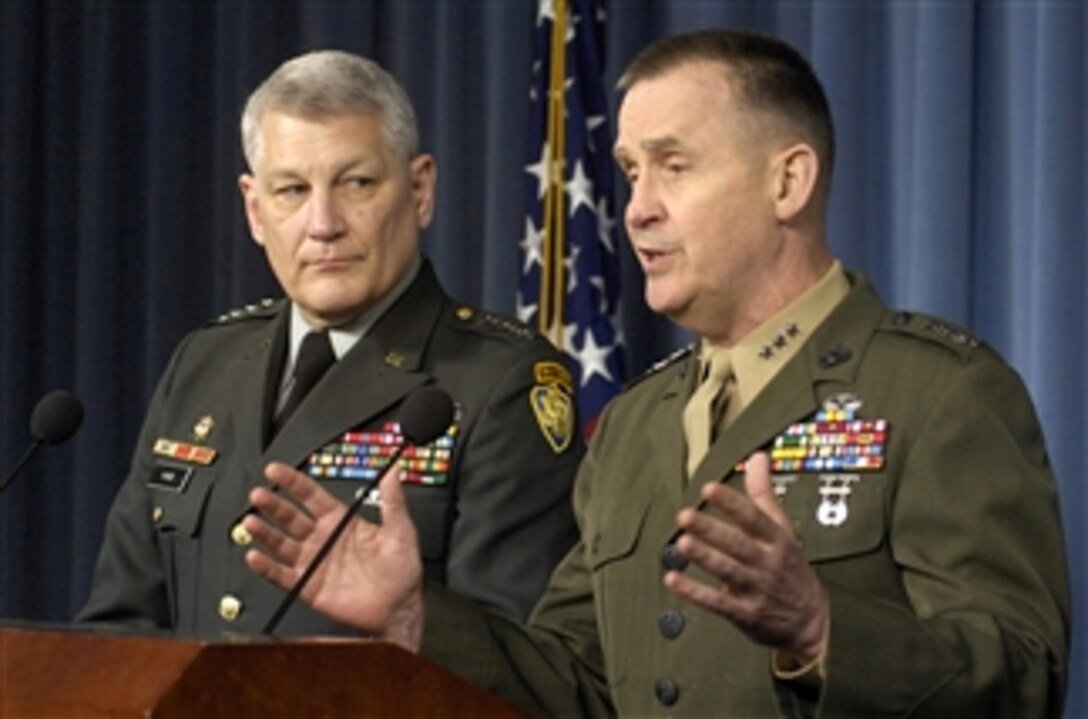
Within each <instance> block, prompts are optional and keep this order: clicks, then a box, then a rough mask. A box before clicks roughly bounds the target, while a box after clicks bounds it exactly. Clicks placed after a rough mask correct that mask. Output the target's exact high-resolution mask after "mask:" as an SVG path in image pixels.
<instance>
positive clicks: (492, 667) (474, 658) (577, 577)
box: [422, 410, 614, 717]
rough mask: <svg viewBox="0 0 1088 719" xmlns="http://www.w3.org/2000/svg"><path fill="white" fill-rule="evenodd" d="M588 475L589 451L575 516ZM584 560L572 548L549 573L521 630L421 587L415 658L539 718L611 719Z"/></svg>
mask: <svg viewBox="0 0 1088 719" xmlns="http://www.w3.org/2000/svg"><path fill="white" fill-rule="evenodd" d="M605 414H606V415H607V410H606V413H605ZM603 424H604V420H603V418H602V427H603ZM594 472H595V463H594V459H593V455H592V450H591V451H590V453H589V454H587V455H586V458H585V459H584V460H583V461H582V463H581V466H580V468H579V471H578V477H577V480H576V482H575V488H576V489H575V491H576V496H575V514H576V516H579V507H581V506H583V505H584V502H585V501H586V500H587V499H588V496H589V494H590V491H591V488H592V485H593V476H594ZM584 556H585V551H584V546H583V545H582V543H581V542H579V543H578V544H576V545H575V546H574V547H573V548H572V549H571V550H570V552H569V553H568V554H567V555H566V557H565V558H564V559H563V561H562V563H560V565H559V566H558V567H557V568H556V570H555V573H554V574H553V575H552V578H551V582H550V583H549V585H548V589H547V592H546V593H545V595H544V596H543V598H542V599H541V601H540V604H538V605H537V607H536V609H535V610H534V612H533V615H532V617H531V618H530V620H529V623H528V625H524V626H523V625H518V624H516V623H513V622H511V621H508V620H506V619H504V618H502V617H499V616H496V615H495V614H492V613H489V612H486V611H483V610H481V609H480V608H479V606H477V605H476V604H474V603H472V602H469V601H467V600H465V599H463V598H461V597H458V596H456V595H454V594H452V593H451V592H449V591H447V590H445V589H444V588H442V587H439V586H434V585H428V587H427V590H426V596H425V607H426V609H425V622H424V632H423V647H422V653H423V654H424V655H425V656H427V657H428V658H430V659H432V660H434V661H436V662H438V663H440V664H442V665H443V666H445V667H447V668H449V669H450V670H451V671H454V672H457V673H459V674H461V675H462V676H464V677H465V678H467V679H468V680H469V681H472V682H474V683H475V684H477V685H478V686H481V687H483V688H485V689H488V690H490V691H493V692H495V693H496V694H499V695H501V696H503V697H505V698H506V699H508V700H510V701H511V702H513V703H515V704H517V705H518V706H521V707H522V708H524V709H526V710H528V711H531V712H533V713H535V714H538V715H540V716H546V717H568V716H569V717H606V716H614V710H613V709H612V706H611V701H610V699H609V690H608V681H607V679H606V677H605V670H604V659H603V656H602V653H601V647H600V641H599V634H598V627H597V616H596V607H595V602H594V596H593V587H592V581H591V577H590V570H589V568H588V566H587V565H586V563H585V559H584Z"/></svg>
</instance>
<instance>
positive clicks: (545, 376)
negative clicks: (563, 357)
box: [529, 362, 574, 454]
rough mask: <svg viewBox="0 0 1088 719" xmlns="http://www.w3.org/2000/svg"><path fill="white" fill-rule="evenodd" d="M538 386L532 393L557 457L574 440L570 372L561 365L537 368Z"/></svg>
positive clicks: (540, 364) (535, 409) (539, 422)
mask: <svg viewBox="0 0 1088 719" xmlns="http://www.w3.org/2000/svg"><path fill="white" fill-rule="evenodd" d="M533 374H534V375H535V379H536V385H535V386H534V387H533V389H532V391H531V392H530V393H529V404H530V406H531V407H532V409H533V415H534V416H535V417H536V422H537V425H539V427H540V432H541V434H543V435H544V439H545V440H546V441H547V442H548V446H550V447H551V448H552V451H553V452H555V453H556V454H561V453H562V452H564V451H565V450H566V449H567V447H569V446H570V443H571V440H572V439H573V438H574V400H573V399H572V396H571V395H572V394H573V391H574V387H573V383H572V381H571V376H570V372H568V371H567V369H566V367H564V366H563V365H561V364H559V363H558V362H537V363H536V364H535V365H533Z"/></svg>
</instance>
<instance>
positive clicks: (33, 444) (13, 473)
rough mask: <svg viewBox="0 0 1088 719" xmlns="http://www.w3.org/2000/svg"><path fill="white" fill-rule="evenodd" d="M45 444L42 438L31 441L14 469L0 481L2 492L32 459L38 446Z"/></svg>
mask: <svg viewBox="0 0 1088 719" xmlns="http://www.w3.org/2000/svg"><path fill="white" fill-rule="evenodd" d="M43 444H45V440H42V439H35V440H34V441H33V442H31V443H30V446H29V447H27V448H26V451H25V452H23V456H22V457H20V458H19V461H18V462H16V463H15V466H14V467H13V468H12V470H11V471H10V472H8V476H6V477H4V481H3V482H2V483H0V492H3V491H4V490H5V489H7V488H8V485H9V484H11V480H13V479H15V477H16V475H18V474H19V472H20V471H21V470H22V469H23V467H24V466H26V463H27V462H29V461H30V458H31V457H33V456H34V453H35V452H37V451H38V447H41V446H42V445H43Z"/></svg>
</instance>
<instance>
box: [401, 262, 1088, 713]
mask: <svg viewBox="0 0 1088 719" xmlns="http://www.w3.org/2000/svg"><path fill="white" fill-rule="evenodd" d="M851 282H852V285H853V288H852V289H851V291H850V293H849V294H848V296H847V297H846V298H845V299H844V300H843V301H842V302H841V303H840V304H839V305H838V306H837V307H836V308H835V310H834V311H833V312H832V314H831V315H830V316H829V317H828V318H827V319H826V320H825V321H824V322H823V323H822V324H821V325H820V326H819V327H817V328H816V329H815V330H814V331H813V332H812V334H811V336H808V337H799V338H797V340H796V341H804V342H805V343H806V344H805V345H804V346H803V347H802V348H801V349H800V351H799V352H798V353H797V354H796V355H795V356H794V357H793V358H792V359H791V360H789V361H788V362H787V363H786V364H785V365H784V366H783V367H782V369H781V370H780V372H779V374H778V375H777V376H776V377H775V378H774V379H773V380H772V381H771V383H770V384H768V385H767V386H766V387H765V388H764V390H763V391H762V392H761V393H760V394H759V395H758V396H757V397H756V398H755V399H754V400H753V401H752V403H751V404H750V405H748V406H747V407H746V408H745V409H744V410H743V411H742V412H741V414H740V415H739V416H738V417H737V419H736V420H735V422H734V423H733V424H731V425H730V427H729V428H728V429H727V430H726V431H725V432H724V434H723V435H722V436H721V437H719V439H718V441H717V442H716V443H715V444H714V445H713V446H712V447H711V449H710V452H709V454H708V455H707V457H706V459H705V460H704V461H703V463H702V464H701V465H700V467H699V468H698V469H697V471H696V473H695V475H694V476H693V477H692V481H691V482H690V483H689V484H688V485H687V486H685V485H684V482H683V480H682V477H683V475H684V469H683V467H684V453H685V443H684V437H683V429H682V426H681V413H682V411H683V407H684V404H685V402H686V401H687V399H688V397H689V396H690V394H691V392H692V390H693V387H694V377H693V376H692V375H693V374H694V373H695V366H696V362H695V359H694V358H693V357H692V356H691V355H690V354H689V355H688V356H687V357H685V358H682V359H679V360H677V361H674V362H672V363H671V364H668V365H667V366H665V367H664V368H662V369H660V370H659V371H657V372H655V373H653V374H651V375H650V376H648V377H647V378H645V379H644V380H642V381H641V382H639V383H637V384H636V385H635V386H633V387H632V388H629V389H628V391H626V392H625V393H624V394H622V395H620V396H619V397H618V398H617V399H616V400H615V401H614V402H613V403H612V404H611V405H610V407H609V408H608V410H607V411H606V413H605V415H604V416H603V418H602V421H601V423H600V425H599V427H598V429H597V433H596V435H595V436H594V439H593V442H592V443H591V447H590V451H589V453H588V454H587V456H586V459H585V460H584V462H583V463H582V467H581V469H580V471H579V476H578V479H577V481H576V490H575V491H576V495H575V513H576V516H577V518H578V521H579V523H580V529H581V540H580V542H579V544H578V545H576V546H575V548H574V549H573V550H572V551H571V553H570V554H569V555H568V556H567V557H566V558H565V559H564V561H563V563H562V564H561V565H560V567H559V568H558V569H557V570H556V574H555V576H554V577H553V580H552V582H551V584H550V586H549V588H548V591H547V592H546V593H545V595H544V597H543V599H542V600H541V603H540V604H539V605H538V607H537V609H536V610H535V612H534V614H533V617H532V618H531V620H530V623H529V624H528V627H527V628H520V627H515V626H512V625H511V624H509V623H507V622H504V621H502V620H501V619H498V618H495V617H493V616H487V615H484V614H482V613H480V612H478V611H476V610H475V609H474V608H473V607H469V606H467V605H466V604H465V603H464V602H462V601H460V600H459V599H457V598H456V597H453V596H450V595H449V593H447V592H443V591H442V590H441V589H440V588H437V587H428V588H427V590H426V602H427V605H426V606H427V611H426V624H425V628H424V638H423V641H424V647H423V652H424V653H425V654H427V655H429V656H431V657H433V658H434V659H436V660H438V661H440V662H442V663H444V664H446V665H447V666H450V667H452V668H455V669H457V670H458V671H460V672H461V673H463V674H465V675H466V676H469V677H470V678H472V679H474V680H475V681H477V682H479V683H480V684H482V685H483V686H485V687H489V688H491V689H494V690H496V691H498V692H500V693H502V694H505V695H506V696H507V697H508V698H510V699H512V700H513V701H515V702H517V703H519V704H521V705H522V706H524V707H526V708H528V709H530V710H533V711H536V712H539V713H540V714H543V715H547V716H563V717H573V716H603V715H609V714H611V713H613V712H616V713H618V714H619V715H620V716H632V717H634V716H637V717H644V716H677V717H683V716H689V717H710V716H714V717H765V716H778V715H783V716H805V715H815V716H821V717H866V718H868V717H892V716H911V717H949V716H956V717H1009V718H1010V719H1014V718H1018V717H1028V716H1031V717H1044V716H1060V713H1061V703H1062V700H1063V695H1064V687H1065V681H1066V677H1065V672H1066V658H1067V647H1068V621H1069V615H1068V612H1069V596H1068V585H1067V577H1066V566H1065V558H1064V552H1063V544H1062V532H1061V528H1060V523H1059V513H1058V507H1057V501H1056V490H1055V483H1054V480H1053V476H1052V474H1051V471H1050V467H1049V464H1048V460H1047V455H1046V452H1045V449H1044V445H1043V438H1042V436H1041V432H1040V428H1039V424H1038V421H1037V419H1036V416H1035V414H1034V410H1033V409H1032V405H1031V402H1030V400H1029V398H1028V396H1027V393H1026V391H1025V389H1024V387H1023V385H1022V383H1021V381H1020V379H1019V378H1018V377H1017V375H1016V374H1015V372H1014V371H1013V370H1012V369H1010V368H1009V367H1008V366H1007V365H1006V364H1005V363H1003V362H1002V361H1001V360H1000V359H999V358H998V357H997V356H996V355H995V354H994V353H993V352H992V351H991V350H989V349H987V348H986V347H984V346H982V345H980V344H979V343H978V342H977V341H975V340H973V339H972V338H970V337H968V336H967V335H966V334H964V333H961V332H960V331H959V330H956V329H955V328H952V327H950V326H949V325H946V324H944V323H942V322H940V321H938V320H934V319H933V318H930V317H925V316H922V315H911V314H906V313H893V312H889V311H887V310H886V309H885V308H884V306H883V305H882V304H881V302H880V300H879V299H878V298H877V296H876V295H875V293H874V292H873V290H872V288H871V287H870V285H869V283H868V282H867V281H866V280H865V279H864V278H863V277H860V276H857V275H853V276H851ZM843 406H847V407H848V409H849V412H848V413H847V414H852V417H853V421H857V422H862V423H867V424H862V425H860V429H861V431H862V432H863V433H865V432H868V433H869V434H870V435H871V436H869V437H867V439H864V440H860V442H855V445H857V446H862V445H863V444H864V443H865V442H868V443H869V444H870V445H877V446H879V450H874V451H873V453H872V454H867V455H866V454H862V455H859V457H869V458H870V459H857V458H855V459H853V460H851V461H850V462H849V463H847V464H844V465H841V466H835V463H834V462H831V463H827V466H825V467H824V468H823V469H806V468H803V467H802V468H801V469H797V468H792V469H783V468H781V467H779V468H777V469H773V470H772V471H774V472H775V477H774V479H775V485H776V488H777V490H778V494H779V496H780V501H781V502H782V503H783V506H784V508H785V510H786V512H787V513H788V514H789V516H790V517H791V518H792V520H793V522H794V524H795V527H796V532H797V534H798V536H799V538H800V541H801V542H802V543H803V547H804V551H805V554H806V555H807V557H808V559H809V561H810V562H811V563H812V565H813V566H814V568H815V569H816V572H817V573H818V575H819V577H820V579H821V581H822V583H823V586H824V587H825V589H826V592H827V595H828V597H829V600H830V607H831V621H830V634H829V640H828V642H829V643H828V654H827V664H826V678H825V680H824V681H823V683H822V686H817V687H812V686H811V685H807V684H805V683H802V682H797V681H783V680H777V679H775V678H774V675H773V673H772V667H771V665H772V653H771V651H770V650H769V649H768V648H766V647H762V646H759V645H757V644H755V643H753V642H752V641H750V640H748V639H747V638H746V637H745V636H744V635H742V634H741V633H740V632H739V631H738V630H736V629H735V628H734V627H733V626H732V625H731V624H730V623H729V622H728V621H727V620H725V619H724V618H721V617H719V616H717V615H713V614H711V613H709V612H707V611H704V610H702V609H700V608H698V607H695V606H694V605H690V604H687V603H685V602H684V601H682V600H681V599H679V598H678V597H676V596H675V595H673V594H671V593H670V592H668V590H666V589H665V587H664V586H663V584H662V576H663V574H664V572H665V565H666V564H669V563H671V562H672V560H673V559H674V558H675V555H673V554H672V553H671V552H670V550H671V549H672V547H671V542H670V540H671V539H672V538H673V537H674V533H675V528H676V520H675V518H676V514H677V512H678V511H679V510H680V509H681V508H683V507H690V506H694V505H696V504H697V503H698V502H699V490H700V487H701V485H703V484H705V483H707V482H718V481H725V482H726V483H728V484H729V485H730V486H733V487H736V488H738V489H739V490H741V491H743V486H744V485H743V473H742V471H741V470H740V465H741V464H742V463H743V462H744V460H745V458H746V457H748V456H749V455H750V454H751V453H752V452H754V451H756V450H759V449H764V450H771V449H772V448H773V447H774V446H775V445H776V444H779V443H780V442H778V441H776V438H786V439H788V437H789V436H790V434H791V432H793V433H796V432H800V433H801V434H806V433H807V435H808V436H809V437H810V438H814V437H818V436H823V437H826V438H831V437H832V436H833V435H834V434H835V433H837V432H851V431H854V430H853V429H851V428H849V427H847V428H842V427H839V428H835V427H834V426H832V427H830V428H829V427H828V426H826V425H820V426H821V427H822V429H815V430H814V429H813V427H816V426H817V422H818V421H819V420H820V419H821V417H823V418H825V419H826V416H827V414H826V413H828V412H829V409H828V408H834V407H840V408H841V407H843ZM832 419H834V416H832ZM786 445H787V446H788V445H789V442H788V441H787V442H786ZM881 458H882V461H881ZM686 571H688V572H697V571H699V570H697V569H696V568H694V567H692V568H688V569H687V570H686ZM453 617H458V620H457V621H456V622H455V621H453ZM489 636H490V637H498V639H497V640H496V641H492V640H489V639H488V637H489ZM468 657H472V659H473V662H472V663H471V664H469V663H468V659H467V658H468ZM511 657H512V659H511ZM511 664H512V666H513V668H510V666H509V665H511Z"/></svg>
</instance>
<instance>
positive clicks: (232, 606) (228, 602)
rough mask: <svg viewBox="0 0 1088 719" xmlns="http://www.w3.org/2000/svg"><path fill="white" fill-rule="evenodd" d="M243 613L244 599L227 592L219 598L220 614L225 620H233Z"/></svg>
mask: <svg viewBox="0 0 1088 719" xmlns="http://www.w3.org/2000/svg"><path fill="white" fill-rule="evenodd" d="M241 614H242V600H241V599H239V598H238V597H236V596H234V595H233V594H225V595H223V598H222V599H220V600H219V616H220V617H222V618H223V620H224V621H227V622H233V621H234V620H235V619H237V618H238V617H239V616H241Z"/></svg>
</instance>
